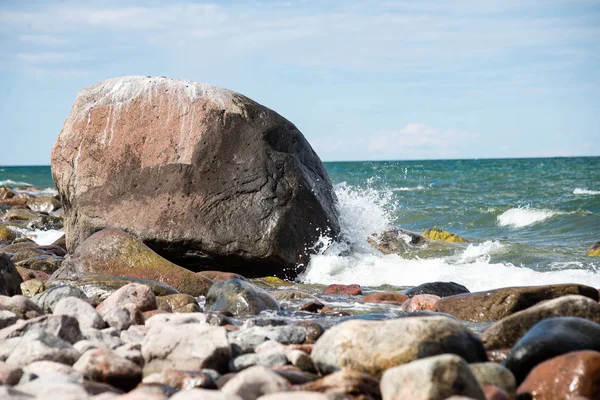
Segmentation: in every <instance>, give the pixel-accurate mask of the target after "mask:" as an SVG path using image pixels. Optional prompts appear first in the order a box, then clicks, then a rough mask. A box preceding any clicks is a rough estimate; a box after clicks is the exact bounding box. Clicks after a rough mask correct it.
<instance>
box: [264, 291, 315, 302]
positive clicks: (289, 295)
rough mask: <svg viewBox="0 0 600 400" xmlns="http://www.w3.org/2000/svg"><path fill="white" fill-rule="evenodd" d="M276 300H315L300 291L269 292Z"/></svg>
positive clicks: (308, 294) (313, 297)
mask: <svg viewBox="0 0 600 400" xmlns="http://www.w3.org/2000/svg"><path fill="white" fill-rule="evenodd" d="M271 295H272V296H273V297H274V298H275V299H276V300H297V299H315V300H316V297H315V296H313V295H312V294H310V293H308V292H304V291H302V290H294V289H286V290H278V291H275V292H271Z"/></svg>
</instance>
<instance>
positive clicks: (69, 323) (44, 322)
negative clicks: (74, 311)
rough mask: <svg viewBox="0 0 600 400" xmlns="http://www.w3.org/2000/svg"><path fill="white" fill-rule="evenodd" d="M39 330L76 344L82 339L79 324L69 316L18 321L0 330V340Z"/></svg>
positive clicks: (46, 316) (52, 316)
mask: <svg viewBox="0 0 600 400" xmlns="http://www.w3.org/2000/svg"><path fill="white" fill-rule="evenodd" d="M32 328H40V329H43V330H45V331H46V332H48V333H49V334H51V335H54V336H56V337H58V338H60V339H63V340H66V341H67V342H69V343H76V342H78V341H79V340H81V339H82V335H81V330H80V329H79V322H77V319H75V318H74V317H71V316H70V315H43V316H41V317H37V318H33V319H28V320H19V321H17V322H16V323H15V324H13V325H11V326H8V327H6V328H4V329H0V340H2V339H8V338H12V337H19V336H23V335H24V334H25V333H27V331H28V330H29V329H32Z"/></svg>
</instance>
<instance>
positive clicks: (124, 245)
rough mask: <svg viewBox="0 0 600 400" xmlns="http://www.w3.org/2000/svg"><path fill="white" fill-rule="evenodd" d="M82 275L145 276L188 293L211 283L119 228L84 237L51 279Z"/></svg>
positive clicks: (194, 293) (199, 292) (203, 291)
mask: <svg viewBox="0 0 600 400" xmlns="http://www.w3.org/2000/svg"><path fill="white" fill-rule="evenodd" d="M86 274H101V275H102V274H103V275H111V276H123V277H129V278H140V279H149V280H153V281H157V282H162V283H165V284H167V285H169V286H172V287H174V288H175V289H177V290H178V291H180V292H182V293H187V294H190V295H192V296H205V295H206V293H208V289H209V288H210V285H211V284H212V282H211V281H210V280H208V279H206V278H204V277H202V276H200V275H197V274H194V273H193V272H191V271H188V270H186V269H185V268H181V267H179V266H177V265H175V264H173V263H172V262H170V261H167V260H166V259H164V258H162V257H161V256H159V255H158V254H156V253H155V252H154V251H152V250H151V249H150V248H148V247H147V246H146V245H144V244H143V243H142V242H140V241H139V240H137V239H136V238H134V237H133V236H131V235H128V234H127V233H125V232H123V231H122V230H120V229H104V230H102V231H100V232H96V233H94V234H93V235H92V236H90V237H89V238H87V239H86V240H85V241H84V242H83V243H81V245H80V246H79V247H77V249H76V250H75V253H73V255H72V256H71V257H70V258H69V259H68V260H65V261H64V262H63V264H62V266H61V267H60V268H59V269H58V271H56V272H55V273H54V274H53V275H52V277H51V280H60V279H72V280H78V279H80V278H81V277H82V276H85V275H86Z"/></svg>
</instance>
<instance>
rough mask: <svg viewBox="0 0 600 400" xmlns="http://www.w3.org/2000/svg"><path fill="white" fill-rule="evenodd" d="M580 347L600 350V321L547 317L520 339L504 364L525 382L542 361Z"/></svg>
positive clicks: (580, 348)
mask: <svg viewBox="0 0 600 400" xmlns="http://www.w3.org/2000/svg"><path fill="white" fill-rule="evenodd" d="M577 350H595V351H600V324H598V323H595V322H592V321H588V320H587V319H583V318H573V317H558V318H548V319H545V320H543V321H540V322H538V323H537V324H535V325H534V326H533V327H532V328H531V329H530V330H529V331H527V333H526V334H525V336H523V337H522V338H521V339H519V341H518V342H517V343H516V344H515V345H514V347H513V348H512V350H511V352H510V353H509V354H508V357H507V358H506V360H505V362H504V363H505V365H506V367H507V368H508V369H510V370H511V371H512V372H513V374H514V375H515V378H516V379H517V382H522V381H523V379H525V377H526V376H527V374H528V373H529V371H531V370H532V369H533V368H534V367H535V366H536V365H538V364H539V363H541V362H542V361H545V360H548V359H550V358H552V357H555V356H559V355H561V354H565V353H568V352H571V351H577Z"/></svg>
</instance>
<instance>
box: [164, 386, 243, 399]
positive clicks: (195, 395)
mask: <svg viewBox="0 0 600 400" xmlns="http://www.w3.org/2000/svg"><path fill="white" fill-rule="evenodd" d="M199 399H202V400H242V398H241V397H240V396H237V395H234V394H230V393H223V392H220V391H217V390H207V389H189V390H182V391H181V392H177V393H175V394H174V395H173V396H171V397H170V400H199Z"/></svg>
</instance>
